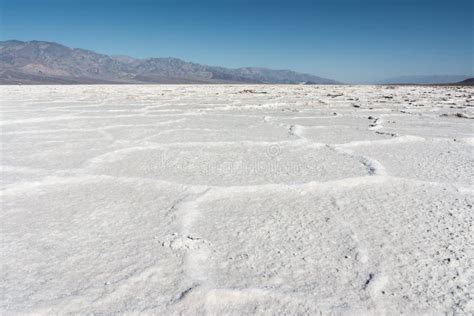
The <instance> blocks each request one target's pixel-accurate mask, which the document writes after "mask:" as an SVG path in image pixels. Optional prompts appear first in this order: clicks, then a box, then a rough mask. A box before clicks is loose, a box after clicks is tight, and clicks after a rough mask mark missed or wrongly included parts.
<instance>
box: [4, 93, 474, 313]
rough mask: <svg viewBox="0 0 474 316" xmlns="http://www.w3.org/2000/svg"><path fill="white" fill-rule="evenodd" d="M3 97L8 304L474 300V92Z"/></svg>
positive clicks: (168, 309) (15, 308)
mask: <svg viewBox="0 0 474 316" xmlns="http://www.w3.org/2000/svg"><path fill="white" fill-rule="evenodd" d="M0 93H1V137H2V139H1V146H2V147H1V166H2V167H1V168H2V171H1V172H2V173H1V203H2V209H1V214H0V217H1V218H0V223H1V224H0V230H1V236H0V237H1V240H0V241H1V248H0V254H1V257H0V267H1V268H0V280H1V282H0V313H1V314H9V313H40V314H54V313H59V314H65V313H81V314H90V313H93V314H115V313H140V312H141V313H146V314H161V315H163V314H181V313H182V314H186V315H194V314H211V315H222V314H246V313H256V314H311V315H314V314H317V315H320V314H321V315H328V314H334V315H339V314H374V315H381V314H387V315H397V314H400V313H406V314H433V313H439V314H442V313H448V314H452V313H455V314H461V315H462V314H470V313H473V312H474V303H473V300H472V293H473V270H474V269H473V263H472V260H473V250H472V245H473V237H472V234H473V213H472V212H473V209H472V205H473V203H474V198H473V197H474V196H473V186H472V185H473V179H474V174H473V170H474V169H473V161H474V155H473V154H474V151H473V149H474V147H473V146H474V138H473V137H474V133H473V130H474V125H473V122H474V121H473V120H472V118H473V117H474V107H473V106H474V89H473V88H467V87H414V86H396V87H388V86H298V85H296V86H272V85H261V86H253V85H251V86H239V85H216V86H205V85H195V86H193V85H182V86H167V85H161V86H160V85H149V86H138V85H134V86H130V85H127V86H125V85H124V86H120V85H117V86H3V87H0Z"/></svg>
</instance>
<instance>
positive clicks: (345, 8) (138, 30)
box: [0, 0, 474, 83]
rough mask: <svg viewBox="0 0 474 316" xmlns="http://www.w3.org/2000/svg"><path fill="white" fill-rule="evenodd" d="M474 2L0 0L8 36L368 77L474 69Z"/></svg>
mask: <svg viewBox="0 0 474 316" xmlns="http://www.w3.org/2000/svg"><path fill="white" fill-rule="evenodd" d="M472 3H473V1H471V0H411V1H410V0H377V1H376V0H332V1H330V0H313V1H310V0H307V1H304V0H293V1H290V0H287V1H280V0H274V1H267V0H262V1H258V0H254V1H250V0H233V1H232V0H220V1H211V0H202V1H199V0H194V1H191V0H174V1H172V0H162V1H160V0H157V1H151V0H135V1H132V0H96V1H92V0H62V1H59V0H0V4H1V7H0V9H1V11H0V19H1V20H0V38H1V39H2V40H7V39H18V40H45V41H55V42H59V43H62V44H65V45H67V46H71V47H80V48H86V49H90V50H94V51H97V52H101V53H106V54H114V55H129V56H133V57H167V56H172V57H178V58H182V59H184V60H187V61H193V62H197V63H203V64H208V65H219V66H225V67H241V66H263V67H270V68H276V69H292V70H296V71H300V72H307V73H312V74H315V75H318V76H322V77H327V78H331V79H336V80H339V81H342V82H350V83H368V82H374V81H377V80H380V79H383V78H387V77H395V76H402V75H431V74H459V75H460V74H466V75H472V74H473V63H474V57H473V56H474V51H473V45H474V44H473V42H474V35H473V32H474V31H473V29H474V28H473V13H472V12H473V4H472Z"/></svg>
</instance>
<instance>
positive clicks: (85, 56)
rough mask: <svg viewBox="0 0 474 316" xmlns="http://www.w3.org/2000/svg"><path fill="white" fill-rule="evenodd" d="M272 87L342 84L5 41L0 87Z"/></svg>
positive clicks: (1, 51)
mask: <svg viewBox="0 0 474 316" xmlns="http://www.w3.org/2000/svg"><path fill="white" fill-rule="evenodd" d="M101 83H102V84H106V83H170V84H171V83H175V84H180V83H273V84H300V83H311V84H338V82H336V81H334V80H331V79H326V78H321V77H318V76H314V75H310V74H304V73H298V72H294V71H291V70H272V69H267V68H259V67H244V68H237V69H230V68H224V67H215V66H207V65H201V64H196V63H192V62H186V61H183V60H181V59H178V58H170V57H168V58H146V59H138V58H133V57H128V56H109V55H105V54H100V53H96V52H93V51H90V50H86V49H81V48H69V47H67V46H64V45H61V44H58V43H53V42H43V41H26V42H24V41H18V40H9V41H0V84H101Z"/></svg>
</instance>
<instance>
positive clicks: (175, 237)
mask: <svg viewBox="0 0 474 316" xmlns="http://www.w3.org/2000/svg"><path fill="white" fill-rule="evenodd" d="M160 244H161V246H162V247H165V248H170V249H172V250H183V251H186V250H194V249H202V248H208V247H210V246H211V243H210V242H209V241H207V240H205V239H202V238H200V237H198V236H196V235H193V234H188V235H184V236H180V235H179V234H178V233H174V234H172V235H170V236H167V237H166V238H164V239H163V240H161V241H160Z"/></svg>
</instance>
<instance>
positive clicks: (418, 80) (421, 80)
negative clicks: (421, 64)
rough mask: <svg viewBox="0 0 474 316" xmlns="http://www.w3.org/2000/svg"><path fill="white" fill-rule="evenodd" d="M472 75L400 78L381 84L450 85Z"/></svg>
mask: <svg viewBox="0 0 474 316" xmlns="http://www.w3.org/2000/svg"><path fill="white" fill-rule="evenodd" d="M471 77H472V75H470V76H469V75H423V76H400V77H393V78H388V79H385V80H382V81H381V82H379V83H381V84H450V83H462V81H464V80H466V79H469V78H471Z"/></svg>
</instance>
